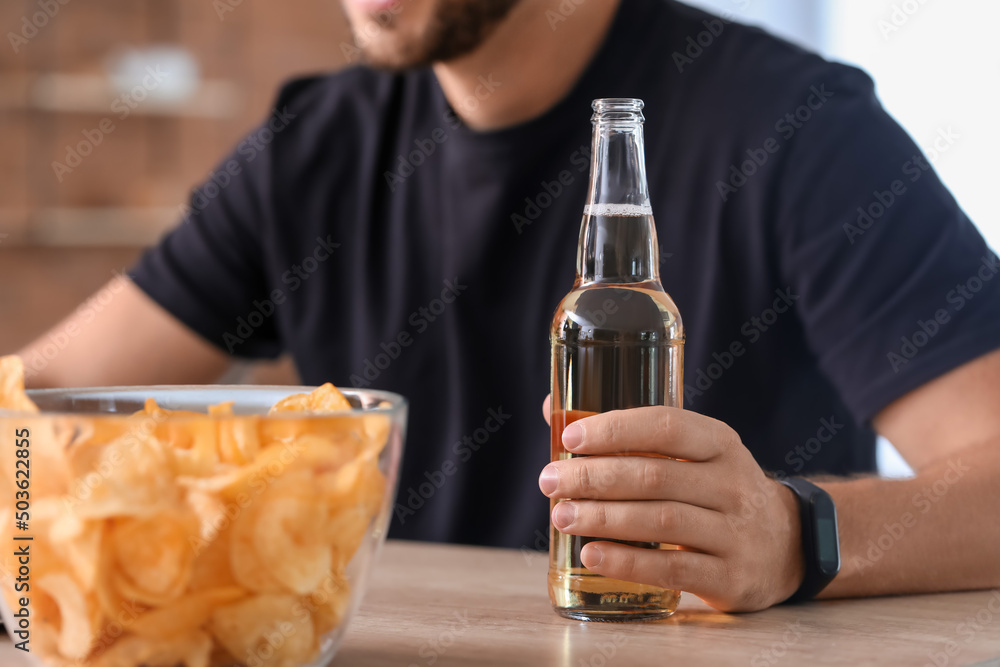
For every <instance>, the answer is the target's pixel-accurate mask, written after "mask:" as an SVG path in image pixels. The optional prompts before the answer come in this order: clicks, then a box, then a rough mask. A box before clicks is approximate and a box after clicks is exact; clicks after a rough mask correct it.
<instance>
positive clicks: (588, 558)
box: [580, 544, 604, 568]
mask: <svg viewBox="0 0 1000 667" xmlns="http://www.w3.org/2000/svg"><path fill="white" fill-rule="evenodd" d="M580 561H581V562H582V563H583V566H584V567H586V568H595V567H597V566H599V565H600V564H601V563H603V562H604V552H603V551H601V547H599V546H597V545H596V544H588V545H587V546H586V547H584V549H583V551H582V552H581V553H580Z"/></svg>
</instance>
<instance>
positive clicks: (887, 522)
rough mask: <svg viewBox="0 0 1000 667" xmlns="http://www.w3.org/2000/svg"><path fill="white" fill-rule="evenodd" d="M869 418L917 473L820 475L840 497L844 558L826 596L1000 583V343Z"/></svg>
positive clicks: (995, 584)
mask: <svg viewBox="0 0 1000 667" xmlns="http://www.w3.org/2000/svg"><path fill="white" fill-rule="evenodd" d="M874 421H875V427H876V429H877V430H878V431H879V433H881V434H882V435H884V436H886V437H887V438H888V439H889V440H890V441H891V442H892V443H893V444H894V445H895V446H896V448H897V449H899V451H900V453H901V454H902V455H903V457H904V458H905V459H906V460H907V462H909V464H910V465H911V466H912V467H913V469H914V471H915V473H916V476H915V477H914V478H913V479H907V480H885V479H875V478H872V479H863V480H853V481H838V482H819V485H820V486H822V487H823V488H825V489H826V490H827V491H828V492H829V493H830V495H831V496H832V497H833V499H834V501H835V503H836V505H837V513H838V518H839V520H840V526H841V528H840V540H841V549H842V561H843V562H842V566H841V571H840V574H839V575H837V578H836V579H834V580H833V582H832V583H831V584H830V586H829V587H828V588H827V589H826V590H824V591H823V593H822V596H823V597H843V596H857V595H878V594H890V593H917V592H928V591H946V590H960V589H971V588H988V587H995V586H1000V351H997V352H993V353H991V354H988V355H986V356H984V357H980V358H979V359H976V360H975V361H972V362H970V363H967V364H965V365H964V366H960V367H959V368H957V369H955V370H953V371H951V372H950V373H947V374H946V375H943V376H941V377H939V378H937V379H935V380H932V381H931V382H928V383H927V384H925V385H923V386H922V387H920V388H918V389H916V390H914V391H912V392H910V393H909V394H906V395H905V396H903V397H902V398H900V399H899V400H897V401H895V402H894V403H892V404H890V405H889V406H888V407H886V408H885V409H884V410H882V412H880V413H879V414H878V416H877V417H876V418H875V420H874Z"/></svg>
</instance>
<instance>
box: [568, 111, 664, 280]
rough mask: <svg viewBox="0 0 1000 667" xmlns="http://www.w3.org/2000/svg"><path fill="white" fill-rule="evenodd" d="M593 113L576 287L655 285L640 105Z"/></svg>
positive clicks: (655, 257) (656, 276) (653, 236)
mask: <svg viewBox="0 0 1000 667" xmlns="http://www.w3.org/2000/svg"><path fill="white" fill-rule="evenodd" d="M601 102H603V101H601V100H599V101H598V102H596V103H595V105H594V108H595V110H596V111H597V114H595V116H594V139H593V146H592V151H593V152H592V158H591V165H590V189H589V192H588V194H587V206H586V207H585V208H584V217H583V225H582V227H581V230H580V244H579V248H578V251H577V282H578V283H580V284H587V283H595V282H596V283H640V282H647V281H656V282H659V280H660V269H659V250H658V247H657V241H656V227H655V226H654V224H653V215H652V210H651V209H650V205H649V186H648V185H647V183H646V158H645V150H644V145H643V131H642V114H641V113H640V112H639V109H641V108H642V107H641V103H638V108H637V109H634V110H614V109H612V110H607V109H602V108H599V104H600V103H601Z"/></svg>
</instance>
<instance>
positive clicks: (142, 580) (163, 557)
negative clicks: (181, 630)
mask: <svg viewBox="0 0 1000 667" xmlns="http://www.w3.org/2000/svg"><path fill="white" fill-rule="evenodd" d="M192 524H193V522H192V521H191V520H187V519H186V518H185V517H181V516H179V515H176V514H174V515H171V514H165V515H161V516H157V517H155V518H143V519H132V518H129V519H118V520H116V521H115V522H114V523H113V524H112V527H111V531H110V537H109V539H110V542H111V545H112V548H113V550H114V559H115V562H116V567H117V572H116V576H115V578H114V585H115V587H116V588H117V589H118V591H119V592H120V593H121V594H122V595H123V596H125V597H126V598H128V599H134V600H138V601H139V602H141V603H143V604H149V605H158V604H163V603H164V602H167V601H169V600H172V599H174V598H176V597H177V596H179V595H180V594H181V593H183V592H184V590H185V589H186V588H187V585H188V581H189V580H190V578H191V567H192V563H193V561H194V553H193V551H192V549H191V547H190V545H189V544H188V539H187V538H188V535H189V534H191V533H193V532H194V530H195V528H194V526H193V525H192Z"/></svg>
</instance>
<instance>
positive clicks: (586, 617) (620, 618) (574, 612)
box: [553, 607, 674, 623]
mask: <svg viewBox="0 0 1000 667" xmlns="http://www.w3.org/2000/svg"><path fill="white" fill-rule="evenodd" d="M553 609H555V611H556V613H557V614H559V615H560V616H562V617H563V618H568V619H571V620H574V621H590V622H595V623H632V622H641V621H659V620H661V619H664V618H669V617H670V616H673V614H674V610H672V609H671V610H669V611H668V610H661V611H634V610H628V611H619V612H615V611H609V610H607V609H601V610H589V609H580V608H574V609H560V608H559V607H553Z"/></svg>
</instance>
